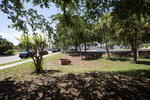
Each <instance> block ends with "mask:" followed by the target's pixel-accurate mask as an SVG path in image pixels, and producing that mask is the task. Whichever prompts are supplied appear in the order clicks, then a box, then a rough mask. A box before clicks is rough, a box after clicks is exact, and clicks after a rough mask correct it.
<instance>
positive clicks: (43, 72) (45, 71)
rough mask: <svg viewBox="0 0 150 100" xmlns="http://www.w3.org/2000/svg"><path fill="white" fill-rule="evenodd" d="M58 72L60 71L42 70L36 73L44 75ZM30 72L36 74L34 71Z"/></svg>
mask: <svg viewBox="0 0 150 100" xmlns="http://www.w3.org/2000/svg"><path fill="white" fill-rule="evenodd" d="M60 72H61V71H60V70H42V72H41V73H38V74H41V75H43V76H46V75H47V74H55V73H60ZM31 74H37V73H36V72H32V73H31ZM38 74H37V75H38Z"/></svg>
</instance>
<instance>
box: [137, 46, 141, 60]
mask: <svg viewBox="0 0 150 100" xmlns="http://www.w3.org/2000/svg"><path fill="white" fill-rule="evenodd" d="M138 50H139V45H138V44H137V58H139V57H140V55H139V51H138Z"/></svg>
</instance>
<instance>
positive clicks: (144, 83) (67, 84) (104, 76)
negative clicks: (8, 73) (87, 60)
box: [0, 70, 150, 100]
mask: <svg viewBox="0 0 150 100" xmlns="http://www.w3.org/2000/svg"><path fill="white" fill-rule="evenodd" d="M133 73H134V74H133ZM141 73H144V74H142V75H143V76H142V77H143V78H149V74H148V73H150V70H133V71H129V72H128V71H126V72H90V73H85V74H77V75H76V74H72V73H69V74H66V75H62V76H60V77H58V76H55V77H54V76H49V77H46V76H44V77H43V76H41V77H38V78H36V79H34V80H32V81H24V82H23V81H21V82H15V81H1V82H0V99H4V100H5V99H40V100H43V99H52V100H53V99H55V100H66V99H71V100H74V99H75V100H78V99H83V100H100V99H102V100H108V99H114V100H116V99H124V100H133V99H138V100H139V99H140V100H143V99H147V100H148V99H149V98H150V95H149V93H150V85H149V84H150V80H142V78H141V77H138V76H139V75H141Z"/></svg>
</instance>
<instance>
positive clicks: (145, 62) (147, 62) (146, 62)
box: [137, 61, 150, 65]
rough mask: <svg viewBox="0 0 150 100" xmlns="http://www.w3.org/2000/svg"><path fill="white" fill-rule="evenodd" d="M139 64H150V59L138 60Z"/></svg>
mask: <svg viewBox="0 0 150 100" xmlns="http://www.w3.org/2000/svg"><path fill="white" fill-rule="evenodd" d="M137 64H145V65H150V61H137Z"/></svg>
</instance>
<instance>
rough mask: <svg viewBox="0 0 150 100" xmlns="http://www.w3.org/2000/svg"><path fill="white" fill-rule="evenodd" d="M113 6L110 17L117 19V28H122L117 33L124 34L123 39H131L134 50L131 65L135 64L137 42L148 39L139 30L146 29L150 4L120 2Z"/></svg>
mask: <svg viewBox="0 0 150 100" xmlns="http://www.w3.org/2000/svg"><path fill="white" fill-rule="evenodd" d="M113 5H114V8H113V9H112V15H113V16H114V20H115V19H117V20H118V22H119V26H121V27H122V28H120V29H119V33H121V32H122V33H124V35H123V36H125V37H128V36H130V37H132V38H130V40H131V43H133V46H132V47H133V48H134V50H133V51H134V59H133V63H137V41H138V40H139V39H144V38H142V37H145V36H147V37H149V34H147V32H145V33H144V34H143V33H142V32H141V31H140V30H142V29H143V28H144V27H145V28H146V27H147V25H148V23H149V22H148V20H147V17H148V16H149V14H150V12H149V9H150V6H149V5H150V2H149V1H148V0H134V1H132V0H125V1H124V0H121V1H116V2H114V3H113ZM143 19H144V20H143ZM127 31H128V34H127ZM141 36H142V37H141ZM128 39H129V38H128Z"/></svg>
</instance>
